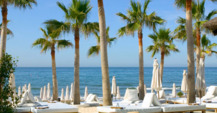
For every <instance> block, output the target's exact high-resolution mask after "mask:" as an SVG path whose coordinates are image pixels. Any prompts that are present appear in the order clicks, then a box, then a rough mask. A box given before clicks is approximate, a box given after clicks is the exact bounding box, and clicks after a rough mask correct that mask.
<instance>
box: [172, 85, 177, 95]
mask: <svg viewBox="0 0 217 113" xmlns="http://www.w3.org/2000/svg"><path fill="white" fill-rule="evenodd" d="M172 97H173V98H176V84H175V83H173V89H172Z"/></svg>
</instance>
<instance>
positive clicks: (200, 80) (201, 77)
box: [195, 58, 206, 97]
mask: <svg viewBox="0 0 217 113" xmlns="http://www.w3.org/2000/svg"><path fill="white" fill-rule="evenodd" d="M195 88H196V90H197V91H199V93H200V94H199V96H200V97H202V96H204V94H205V90H206V82H205V74H204V59H203V58H200V62H199V70H198V73H197V78H196V85H195ZM203 92H204V93H203Z"/></svg>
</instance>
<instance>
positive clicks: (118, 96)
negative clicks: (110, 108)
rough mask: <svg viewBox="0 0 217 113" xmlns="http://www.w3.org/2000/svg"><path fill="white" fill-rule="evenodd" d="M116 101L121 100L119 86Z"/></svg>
mask: <svg viewBox="0 0 217 113" xmlns="http://www.w3.org/2000/svg"><path fill="white" fill-rule="evenodd" d="M116 98H117V99H120V98H121V93H120V89H119V86H117V96H116Z"/></svg>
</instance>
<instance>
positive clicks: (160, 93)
mask: <svg viewBox="0 0 217 113" xmlns="http://www.w3.org/2000/svg"><path fill="white" fill-rule="evenodd" d="M159 98H161V99H162V98H165V92H164V90H160V91H159Z"/></svg>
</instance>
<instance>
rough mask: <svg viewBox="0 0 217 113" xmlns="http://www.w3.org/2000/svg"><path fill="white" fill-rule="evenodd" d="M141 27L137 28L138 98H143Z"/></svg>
mask: <svg viewBox="0 0 217 113" xmlns="http://www.w3.org/2000/svg"><path fill="white" fill-rule="evenodd" d="M142 37H143V36H142V29H140V30H138V38H139V99H140V100H143V98H144V64H143V62H144V61H143V44H142Z"/></svg>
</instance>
